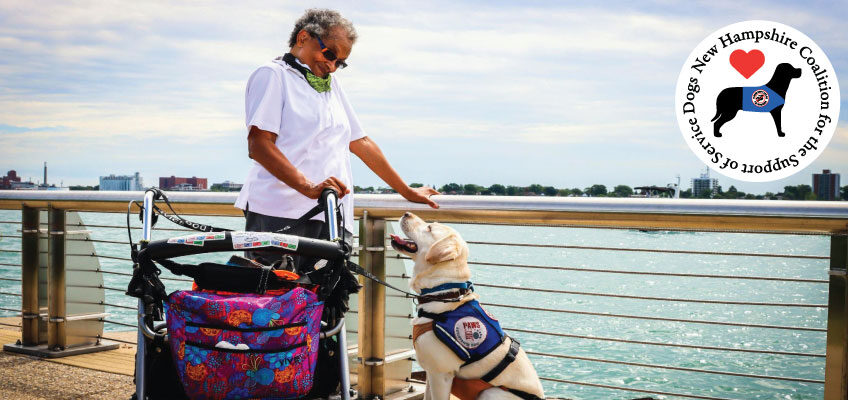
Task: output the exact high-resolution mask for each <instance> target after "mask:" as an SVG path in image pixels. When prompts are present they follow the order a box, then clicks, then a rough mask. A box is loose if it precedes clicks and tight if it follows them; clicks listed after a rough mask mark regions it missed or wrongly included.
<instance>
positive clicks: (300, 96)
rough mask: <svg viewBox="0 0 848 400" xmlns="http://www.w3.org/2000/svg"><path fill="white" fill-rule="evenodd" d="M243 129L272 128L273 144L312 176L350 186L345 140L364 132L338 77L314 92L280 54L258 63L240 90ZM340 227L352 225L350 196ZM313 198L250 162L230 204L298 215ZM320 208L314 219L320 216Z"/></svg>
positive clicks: (345, 201)
mask: <svg viewBox="0 0 848 400" xmlns="http://www.w3.org/2000/svg"><path fill="white" fill-rule="evenodd" d="M244 105H245V122H246V126H247V131H248V132H250V128H251V126H255V127H257V128H259V129H262V130H264V131H268V132H273V133H275V134H277V140H276V145H277V148H279V149H280V151H281V152H282V153H283V155H285V156H286V158H287V159H288V160H289V161H290V162H291V163H292V165H294V167H295V168H297V169H298V170H300V171H301V172H302V173H303V174H304V175H305V176H306V178H307V179H309V180H310V181H312V182H315V183H318V182H321V181H323V180H325V179H327V178H329V177H330V176H335V177H337V178H339V179H340V180H341V181H342V182H343V183H344V184H345V185H347V187H349V188H353V176H352V173H351V167H350V148H349V145H350V142H352V141H354V140H358V139H361V138H363V137H365V136H366V135H365V132H363V131H362V128H361V127H360V125H359V119H358V118H357V117H356V114H355V113H354V111H353V108H352V107H351V106H350V104H349V103H348V101H347V97H346V96H345V93H344V91H343V90H342V87H341V85H340V84H339V80H338V79H337V78H336V77H335V76H333V79H332V81H331V89H330V90H329V91H326V92H323V93H318V92H316V91H315V89H313V88H312V87H311V86H309V83H308V82H307V81H306V78H304V77H303V75H302V74H301V73H300V72H299V71H297V70H296V69H294V68H292V67H291V66H289V65H287V64H286V63H285V62H284V61H282V60H274V61H272V62H269V63H267V64H265V65H263V66H261V67H259V68H258V69H257V70H256V71H254V72H253V74H252V75H251V76H250V79H249V80H248V82H247V89H246V92H245V104H244ZM340 202H341V204H342V207H343V209H344V218H345V228H346V229H347V230H349V231H352V226H353V196H352V195H347V196H345V197H344V198H342V199H341V201H340ZM316 204H318V203H317V201H316V200H314V199H310V198H307V197H306V196H304V195H302V194H300V193H299V192H297V191H296V190H294V189H292V188H291V187H289V186H288V185H286V184H285V183H283V182H282V181H280V180H279V179H277V178H276V177H274V176H273V175H271V173H269V172H268V171H267V170H266V169H265V168H264V167H263V166H262V165H260V164H259V163H257V162H256V161H254V162H253V167H252V168H251V169H250V172H249V173H248V175H247V179H246V180H245V183H244V186H243V187H242V189H241V192H240V193H239V196H238V199H237V200H236V203H235V206H236V207H238V208H241V209H243V210H245V209H249V210H250V211H252V212H256V213H259V214H264V215H270V216H275V217H283V218H299V217H300V216H302V215H303V214H305V213H306V212H307V211H309V210H310V209H311V208H312V207H314V206H315V205H316ZM323 218H324V216H323V214H321V215H319V216H317V217H315V218H314V219H319V220H323Z"/></svg>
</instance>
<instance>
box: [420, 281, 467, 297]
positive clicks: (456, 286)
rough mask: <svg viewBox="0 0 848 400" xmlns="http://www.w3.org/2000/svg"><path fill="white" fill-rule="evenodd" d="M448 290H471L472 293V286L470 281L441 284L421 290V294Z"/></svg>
mask: <svg viewBox="0 0 848 400" xmlns="http://www.w3.org/2000/svg"><path fill="white" fill-rule="evenodd" d="M449 289H471V291H474V284H473V283H471V281H468V282H463V283H443V284H441V285H439V286H436V287H433V288H426V289H421V294H422V295H427V294H430V293H435V292H441V291H442V290H449Z"/></svg>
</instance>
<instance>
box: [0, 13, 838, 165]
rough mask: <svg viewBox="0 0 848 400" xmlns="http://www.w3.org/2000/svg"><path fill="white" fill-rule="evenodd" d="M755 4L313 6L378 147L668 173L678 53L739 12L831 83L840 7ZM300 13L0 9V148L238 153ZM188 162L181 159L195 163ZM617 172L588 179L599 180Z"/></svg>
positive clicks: (13, 158)
mask: <svg viewBox="0 0 848 400" xmlns="http://www.w3.org/2000/svg"><path fill="white" fill-rule="evenodd" d="M313 4H316V5H317V3H313ZM765 4H766V3H756V4H749V3H746V4H742V5H740V4H738V3H737V2H731V1H719V2H710V3H691V2H690V3H675V2H665V1H657V2H647V3H645V2H642V3H638V4H633V3H629V2H613V3H605V4H603V5H602V6H599V5H597V3H593V2H576V3H568V4H559V3H544V2H543V3H533V4H527V3H503V4H497V3H480V2H461V1H437V2H432V3H430V2H428V3H421V2H401V3H398V2H389V1H382V2H376V3H369V4H361V3H348V2H332V1H331V2H329V3H327V4H320V6H326V7H331V8H338V9H340V10H341V11H342V13H343V14H344V15H345V16H347V17H348V18H350V19H351V20H353V21H354V23H355V24H356V26H357V29H358V30H359V33H360V39H359V41H358V42H357V44H356V46H355V48H354V52H353V54H352V57H351V58H350V60H349V61H350V64H351V67H350V68H349V69H347V70H344V71H341V72H339V73H338V74H337V76H338V78H339V79H340V80H341V81H342V82H343V83H344V87H345V89H346V91H347V94H348V97H349V98H350V99H351V101H352V103H353V106H354V108H355V109H356V110H357V111H358V112H359V114H360V118H361V120H362V122H363V125H364V127H365V129H366V131H367V132H369V134H370V135H372V136H374V137H375V138H377V139H378V140H379V141H380V144H381V145H383V146H384V148H385V149H386V150H387V153H392V152H394V151H400V148H399V147H398V146H400V144H403V145H407V144H408V143H410V142H415V141H418V142H420V141H425V140H427V141H437V142H438V143H445V144H449V143H453V142H462V143H474V142H475V141H486V142H487V145H489V146H492V147H490V148H491V149H493V150H495V151H503V152H505V153H509V152H510V151H514V150H512V149H514V148H517V147H518V145H519V144H520V145H521V147H520V148H521V149H522V151H526V152H528V153H529V154H533V153H534V152H539V151H555V150H556V152H562V151H564V150H562V149H569V148H574V147H575V146H577V147H579V146H583V145H585V146H587V147H586V149H590V150H585V151H582V152H574V153H573V154H572V159H574V160H575V161H576V162H577V161H580V160H583V161H585V162H586V163H592V162H595V161H594V160H591V159H592V158H593V157H595V155H593V153H592V152H593V151H596V149H607V148H611V147H612V148H613V150H610V153H609V154H606V153H605V155H604V157H608V158H609V159H613V160H614V159H618V160H621V162H622V163H624V164H630V165H634V164H635V163H634V161H638V160H639V158H640V157H642V156H641V155H642V154H649V153H650V152H651V151H656V149H658V148H661V149H666V150H668V151H670V152H676V151H682V152H684V153H683V154H686V156H681V157H677V158H674V165H673V166H668V168H677V169H680V170H685V169H687V168H688V169H692V170H696V169H697V168H700V164H698V162H697V160H696V159H694V157H688V154H689V153H688V149H686V148H685V146H681V142H680V141H679V140H677V137H679V133H678V129H677V127H676V123H675V122H674V116H673V112H672V111H673V110H672V107H673V91H674V84H675V82H676V77H677V74H678V73H679V71H680V68H681V66H682V64H683V62H684V61H685V58H686V57H687V56H688V54H689V52H690V51H691V49H692V48H693V47H694V46H695V45H696V44H697V43H698V42H700V41H701V40H702V39H703V37H704V36H705V35H707V34H708V33H710V32H712V31H713V30H715V29H717V28H718V27H720V26H724V25H727V24H729V23H732V22H736V21H739V20H744V19H751V18H760V19H771V20H777V21H780V22H783V23H786V24H789V25H792V26H795V27H796V28H798V29H800V30H802V31H804V32H805V33H807V34H808V35H809V36H810V37H812V38H813V39H815V40H816V41H817V42H818V43H819V44H820V45H821V46H822V47H823V48H825V50H827V51H828V55H829V56H830V58H831V61H832V62H833V63H834V66H835V69H836V70H837V71H839V72H840V74H843V75H841V76H845V75H844V74H845V72H844V71H846V70H848V42H846V41H844V40H843V38H842V36H844V35H842V31H843V29H842V21H843V20H844V17H846V11H845V8H844V7H842V8H839V7H833V6H831V5H828V4H798V3H793V2H769V3H767V4H768V6H767V7H766V6H765ZM310 5H311V4H299V3H298V4H291V3H288V4H282V3H279V2H273V3H269V2H265V1H246V2H238V3H232V2H222V1H211V0H210V1H200V2H174V1H164V0H161V1H159V0H156V1H145V2H125V1H117V0H114V1H113V0H101V1H92V0H88V1H81V0H77V1H69V2H60V1H54V2H39V3H31V2H30V3H27V2H23V3H21V2H17V3H15V2H0V121H2V123H3V124H5V125H2V126H0V132H2V134H0V146H2V147H0V148H3V149H4V150H0V156H2V158H3V159H4V160H8V162H10V163H11V162H21V163H24V162H29V161H28V160H27V157H26V156H25V155H24V154H26V153H30V154H37V155H38V157H47V156H48V155H49V156H50V157H61V156H62V154H72V155H73V158H74V159H75V160H84V159H85V160H101V159H102V160H111V161H103V162H115V161H114V160H115V158H114V157H111V155H110V157H106V155H105V154H103V153H104V151H113V152H119V151H120V149H134V148H137V147H138V143H144V144H145V145H153V144H154V143H157V144H165V145H164V146H162V147H161V148H160V149H159V150H158V152H157V153H156V157H159V160H160V161H161V162H162V163H165V164H167V163H169V162H172V163H174V165H177V163H178V162H177V161H169V159H170V160H176V159H177V158H178V157H184V156H185V151H186V150H185V149H192V148H196V147H192V146H198V144H199V143H201V142H202V144H203V145H204V146H211V145H213V144H219V145H220V144H222V143H226V146H229V147H233V146H237V145H241V144H242V141H243V135H244V126H243V118H244V116H243V112H244V106H243V96H244V85H245V81H246V79H247V77H248V76H249V74H250V73H251V72H252V71H253V69H255V68H256V67H257V66H258V65H260V64H262V63H263V62H266V61H267V60H270V59H271V58H273V57H275V56H277V55H279V54H280V53H282V52H283V51H285V46H284V44H285V41H286V39H287V37H288V34H289V30H290V29H291V24H292V22H293V21H294V20H295V19H296V18H297V17H298V16H300V15H301V13H302V12H303V9H304V8H307V7H309V6H310ZM45 16H50V17H49V18H46V17H45ZM843 119H846V118H845V117H843ZM15 127H17V128H15ZM39 127H41V128H39ZM43 127H55V129H54V130H50V129H42V128H43ZM838 132H839V133H838V134H837V135H836V137H835V138H834V140H833V143H832V144H831V146H830V147H829V148H828V150H827V151H826V152H825V153H824V154H823V155H822V157H821V159H822V160H828V161H829V162H832V163H833V164H834V165H837V166H843V167H848V165H846V161H845V160H848V149H846V144H845V142H844V140H845V139H843V138H844V137H845V136H846V132H845V131H844V128H842V127H840V130H839V131H838ZM672 136H673V137H674V138H675V139H673V140H669V138H670V137H672ZM395 143H400V144H398V145H396V144H395ZM59 146H61V149H60V147H59ZM616 146H620V147H616ZM678 147H679V148H680V149H679V150H678V149H677V148H678ZM580 148H582V147H580ZM9 149H16V150H13V151H12V150H9ZM63 149H65V150H63ZM230 150H231V149H222V151H221V153H222V154H229V153H228V151H230ZM209 151H211V149H210V150H209ZM238 151H240V150H238ZM12 153H13V154H12ZM133 154H134V153H133ZM203 154H204V153H200V154H195V153H193V154H191V160H192V162H195V163H196V162H198V161H202V157H203ZM241 156H243V155H242V154H240V153H239V155H238V157H241ZM133 157H135V156H132V157H126V158H125V159H132V162H137V161H136V160H135V159H134V158H133ZM466 157H471V158H474V157H477V158H478V159H481V158H483V157H486V155H485V154H483V152H481V153H480V154H479V155H477V154H468V155H467V156H466ZM687 157H688V158H687ZM138 162H141V161H138ZM454 162H459V161H454ZM463 162H467V160H465V161H463ZM643 165H644V164H643ZM661 167H662V166H658V167H657V168H656V170H659V169H662V168H661ZM127 168H128V169H130V170H132V169H133V168H132V167H127ZM616 168H618V167H615V168H614V167H609V168H608V169H604V167H599V168H597V170H596V172H595V173H596V174H598V176H599V177H602V176H604V175H605V174H606V175H611V176H614V175H615V174H617V173H620V171H616ZM846 169H848V168H846ZM222 171H223V168H222ZM652 171H653V170H652ZM165 172H167V171H165ZM220 173H221V174H226V173H227V172H220ZM534 173H536V174H545V173H548V172H546V171H545V170H544V168H540V169H539V170H536V171H534ZM240 175H242V173H240V172H239V173H238V174H236V176H240ZM573 177H574V179H579V178H580V177H578V176H576V175H574V176H573ZM228 178H229V176H228ZM457 179H459V178H457ZM558 179H560V178H558ZM562 179H564V178H562ZM540 180H541V181H543V180H544V179H540Z"/></svg>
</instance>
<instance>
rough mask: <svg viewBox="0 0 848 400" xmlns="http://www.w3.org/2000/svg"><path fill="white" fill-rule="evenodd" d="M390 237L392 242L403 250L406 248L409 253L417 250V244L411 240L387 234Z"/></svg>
mask: <svg viewBox="0 0 848 400" xmlns="http://www.w3.org/2000/svg"><path fill="white" fill-rule="evenodd" d="M389 236H391V238H392V244H393V245H396V246H398V247H400V248H401V249H403V250H406V251H408V252H410V253H415V252H416V251H418V245H417V244H415V242H413V241H412V240H404V239H401V238H400V236H398V235H394V234H392V235H389Z"/></svg>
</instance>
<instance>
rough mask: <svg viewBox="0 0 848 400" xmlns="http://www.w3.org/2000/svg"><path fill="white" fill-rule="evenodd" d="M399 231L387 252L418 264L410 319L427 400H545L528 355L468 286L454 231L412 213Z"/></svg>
mask: <svg viewBox="0 0 848 400" xmlns="http://www.w3.org/2000/svg"><path fill="white" fill-rule="evenodd" d="M400 227H401V230H403V233H404V234H405V235H406V237H408V238H409V239H408V240H407V239H401V238H400V237H398V236H396V235H392V247H393V248H394V249H395V250H397V251H398V252H400V253H402V254H405V255H407V256H409V257H411V258H412V259H413V260H414V261H415V267H414V269H413V276H412V282H411V284H410V287H411V288H412V290H413V291H415V292H416V293H419V294H422V295H424V296H423V297H420V298H419V300H418V303H419V305H418V317H417V318H415V319H414V320H413V321H412V324H413V337H414V339H413V340H414V347H415V354H416V356H417V357H418V362H419V364H420V365H421V367H423V368H424V369H425V370H426V371H427V389H426V392H425V395H424V399H425V400H448V399H449V398H450V395H451V393H453V394H454V395H455V396H457V397H459V398H460V399H462V400H472V399H475V398H476V399H515V400H520V399H544V398H545V394H544V391H543V390H542V383H541V382H540V381H539V377H538V376H537V375H536V370H535V369H534V368H533V365H532V364H531V363H530V360H529V359H528V358H527V354H525V353H524V350H523V349H521V348H520V346H519V345H518V342H517V341H515V340H513V339H512V338H510V337H508V336H506V335H505V334H503V331H502V330H501V328H500V325H499V323H498V322H497V320H495V319H494V318H492V317H491V316H490V315H488V313H487V312H485V311H484V310H483V309H482V308H481V307H480V306H479V304H478V303H477V302H476V300H477V299H478V298H479V296H478V295H477V293H474V292H473V291H472V289H471V288H469V287H468V286H469V284H470V282H468V281H469V279H470V278H471V271H470V270H469V269H468V263H467V261H468V245H467V244H466V243H465V241H463V240H462V238H461V237H460V236H459V233H457V232H456V231H455V230H453V229H451V228H450V227H447V226H445V225H442V224H439V223H431V224H428V223H426V222H424V221H423V220H422V219H421V218H419V217H417V216H416V215H414V214H412V213H406V214H404V215H403V217H402V218H401V219H400Z"/></svg>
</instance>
